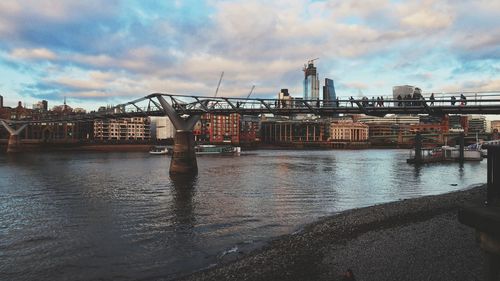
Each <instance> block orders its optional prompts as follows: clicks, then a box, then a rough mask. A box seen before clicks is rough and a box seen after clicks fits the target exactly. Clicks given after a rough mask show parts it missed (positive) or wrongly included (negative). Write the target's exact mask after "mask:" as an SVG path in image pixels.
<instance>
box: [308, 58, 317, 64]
mask: <svg viewBox="0 0 500 281" xmlns="http://www.w3.org/2000/svg"><path fill="white" fill-rule="evenodd" d="M315 60H319V58H315V59H312V60H309V61H308V63H309V64H311V63H314V61H315Z"/></svg>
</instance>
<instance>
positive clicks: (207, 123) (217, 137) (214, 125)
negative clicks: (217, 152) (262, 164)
mask: <svg viewBox="0 0 500 281" xmlns="http://www.w3.org/2000/svg"><path fill="white" fill-rule="evenodd" d="M193 134H194V137H195V141H196V142H199V143H213V144H217V143H233V144H239V141H240V115H239V114H238V113H231V114H229V115H216V114H211V113H206V114H203V115H202V116H201V118H200V121H198V122H197V123H196V125H195V126H194V128H193Z"/></svg>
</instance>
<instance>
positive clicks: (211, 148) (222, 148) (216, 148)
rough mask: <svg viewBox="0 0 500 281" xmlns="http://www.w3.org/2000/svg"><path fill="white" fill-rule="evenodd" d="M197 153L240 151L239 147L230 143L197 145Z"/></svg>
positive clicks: (235, 152) (233, 152) (234, 152)
mask: <svg viewBox="0 0 500 281" xmlns="http://www.w3.org/2000/svg"><path fill="white" fill-rule="evenodd" d="M194 149H195V153H196V154H197V155H203V154H238V153H240V152H241V147H239V146H231V145H211V144H209V145H197V146H195V148H194Z"/></svg>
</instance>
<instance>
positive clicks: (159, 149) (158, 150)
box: [149, 145, 171, 155]
mask: <svg viewBox="0 0 500 281" xmlns="http://www.w3.org/2000/svg"><path fill="white" fill-rule="evenodd" d="M149 154H152V155H165V154H171V149H169V148H168V147H166V146H161V145H156V146H154V147H153V148H151V150H150V151H149Z"/></svg>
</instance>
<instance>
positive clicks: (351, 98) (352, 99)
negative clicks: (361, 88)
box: [349, 96, 354, 107]
mask: <svg viewBox="0 0 500 281" xmlns="http://www.w3.org/2000/svg"><path fill="white" fill-rule="evenodd" d="M349 100H350V101H351V107H353V106H354V105H353V104H354V98H353V97H352V96H351V97H350V98H349Z"/></svg>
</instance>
